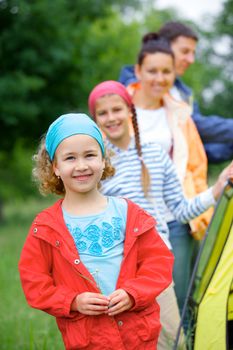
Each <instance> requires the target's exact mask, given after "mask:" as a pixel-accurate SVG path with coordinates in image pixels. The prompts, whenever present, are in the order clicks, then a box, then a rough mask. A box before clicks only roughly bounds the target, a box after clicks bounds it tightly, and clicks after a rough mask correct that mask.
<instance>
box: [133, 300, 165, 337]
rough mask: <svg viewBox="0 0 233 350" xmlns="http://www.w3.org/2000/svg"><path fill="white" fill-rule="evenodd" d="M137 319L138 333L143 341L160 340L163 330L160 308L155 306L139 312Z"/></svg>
mask: <svg viewBox="0 0 233 350" xmlns="http://www.w3.org/2000/svg"><path fill="white" fill-rule="evenodd" d="M137 318H138V320H137V333H138V336H139V337H140V339H141V340H143V341H150V340H155V339H158V336H159V333H160V329H161V324H160V320H159V318H160V317H159V306H158V305H156V304H155V305H152V306H150V307H148V308H146V309H145V310H143V311H140V312H137Z"/></svg>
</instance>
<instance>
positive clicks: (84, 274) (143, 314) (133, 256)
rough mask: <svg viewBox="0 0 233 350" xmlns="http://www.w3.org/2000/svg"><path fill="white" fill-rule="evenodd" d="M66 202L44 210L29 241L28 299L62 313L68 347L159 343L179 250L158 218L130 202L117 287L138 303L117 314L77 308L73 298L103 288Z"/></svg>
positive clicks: (23, 272)
mask: <svg viewBox="0 0 233 350" xmlns="http://www.w3.org/2000/svg"><path fill="white" fill-rule="evenodd" d="M61 202H62V200H59V201H58V202H56V203H55V204H54V205H53V206H52V207H50V208H48V209H46V210H44V211H43V212H41V213H40V214H39V215H38V216H37V217H36V218H35V220H34V222H33V223H32V226H31V228H30V231H29V234H28V237H27V239H26V242H25V244H24V247H23V250H22V253H21V257H20V261H19V271H20V277H21V282H22V287H23V290H24V293H25V296H26V299H27V301H28V303H29V304H30V305H31V306H32V307H34V308H37V309H40V310H43V311H45V312H47V313H49V314H51V315H53V316H55V317H56V320H57V324H58V327H59V329H60V331H61V333H62V337H63V341H64V343H65V347H66V349H70V350H71V349H82V348H85V349H87V350H92V349H93V350H100V349H101V350H110V349H117V350H126V349H128V350H131V349H134V348H135V349H139V350H140V349H148V350H149V349H151V350H152V349H153V350H154V349H155V348H156V343H157V339H158V335H159V331H160V321H159V306H158V304H157V303H156V302H155V297H157V296H158V295H159V294H160V293H161V292H162V291H163V290H164V289H165V288H166V287H167V286H168V285H169V284H170V283H171V281H172V267H173V259H174V258H173V255H172V253H171V252H170V251H169V250H168V248H167V247H166V245H165V244H164V243H163V241H162V239H161V238H160V237H159V235H158V234H157V232H156V230H155V221H154V219H153V218H152V217H151V216H150V215H149V214H147V213H146V212H145V211H144V210H143V209H141V208H140V207H138V206H137V205H136V204H134V203H132V202H130V201H127V202H128V214H127V226H126V237H125V244H124V257H123V261H122V264H121V269H120V273H119V277H118V281H117V287H116V288H117V289H118V288H123V289H124V290H126V291H127V292H128V293H129V294H130V295H131V296H132V297H133V298H134V301H135V304H134V307H133V308H132V309H131V310H129V311H126V312H123V313H121V314H119V315H117V316H115V317H110V316H108V315H106V314H102V315H99V316H87V315H84V314H81V313H79V312H71V311H70V307H71V303H72V301H73V299H74V298H75V296H76V295H77V294H79V293H83V292H86V291H89V292H94V293H100V291H99V289H98V287H97V285H96V283H95V280H94V279H93V277H92V275H91V274H90V273H89V271H88V270H87V269H86V267H85V266H84V265H83V263H82V261H81V260H80V256H79V253H78V251H77V249H76V247H75V243H74V241H73V238H72V236H71V235H70V233H69V232H68V230H67V228H66V225H65V222H64V220H63V215H62V209H61Z"/></svg>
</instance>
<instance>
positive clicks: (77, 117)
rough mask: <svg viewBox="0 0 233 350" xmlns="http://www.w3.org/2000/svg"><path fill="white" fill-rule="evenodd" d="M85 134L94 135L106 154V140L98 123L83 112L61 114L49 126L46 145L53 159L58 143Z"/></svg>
mask: <svg viewBox="0 0 233 350" xmlns="http://www.w3.org/2000/svg"><path fill="white" fill-rule="evenodd" d="M77 134H83V135H89V136H91V137H93V138H94V139H95V140H96V141H97V142H98V144H99V145H100V149H101V152H102V155H103V156H104V153H105V151H104V142H103V137H102V134H101V131H100V129H99V128H98V126H97V125H96V123H95V122H94V121H93V120H92V119H91V118H90V117H88V115H86V114H83V113H69V114H64V115H61V116H60V117H59V118H57V119H56V120H55V121H54V122H53V123H52V124H51V125H50V127H49V129H48V131H47V134H46V138H45V147H46V150H47V152H48V154H49V158H50V160H51V161H52V160H53V159H54V155H55V152H56V149H57V147H58V145H59V144H60V143H61V142H62V141H63V140H64V139H66V138H67V137H70V136H72V135H77Z"/></svg>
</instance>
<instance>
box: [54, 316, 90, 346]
mask: <svg viewBox="0 0 233 350" xmlns="http://www.w3.org/2000/svg"><path fill="white" fill-rule="evenodd" d="M58 326H59V329H60V331H61V333H62V337H63V341H64V344H65V347H66V349H67V350H76V349H85V348H86V347H87V346H88V345H89V343H90V332H91V328H92V317H91V316H87V315H83V314H79V315H78V316H77V317H75V318H73V319H67V318H65V319H64V318H63V319H59V320H58Z"/></svg>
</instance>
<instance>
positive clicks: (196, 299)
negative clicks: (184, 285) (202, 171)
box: [190, 182, 233, 350]
mask: <svg viewBox="0 0 233 350" xmlns="http://www.w3.org/2000/svg"><path fill="white" fill-rule="evenodd" d="M201 248H202V250H201V252H200V256H199V261H198V265H197V270H196V273H195V278H194V283H193V288H192V294H191V298H190V305H191V306H192V312H193V324H194V328H195V329H194V331H195V335H194V350H202V349H205V350H219V349H221V350H226V348H227V321H228V320H232V319H233V184H232V183H231V182H230V183H229V184H228V185H227V186H226V187H225V189H224V191H223V193H222V196H221V198H220V199H219V201H218V204H217V207H216V209H215V213H214V216H213V218H212V220H211V223H210V225H209V227H208V230H207V233H206V236H205V239H204V242H203V246H202V247H201Z"/></svg>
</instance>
